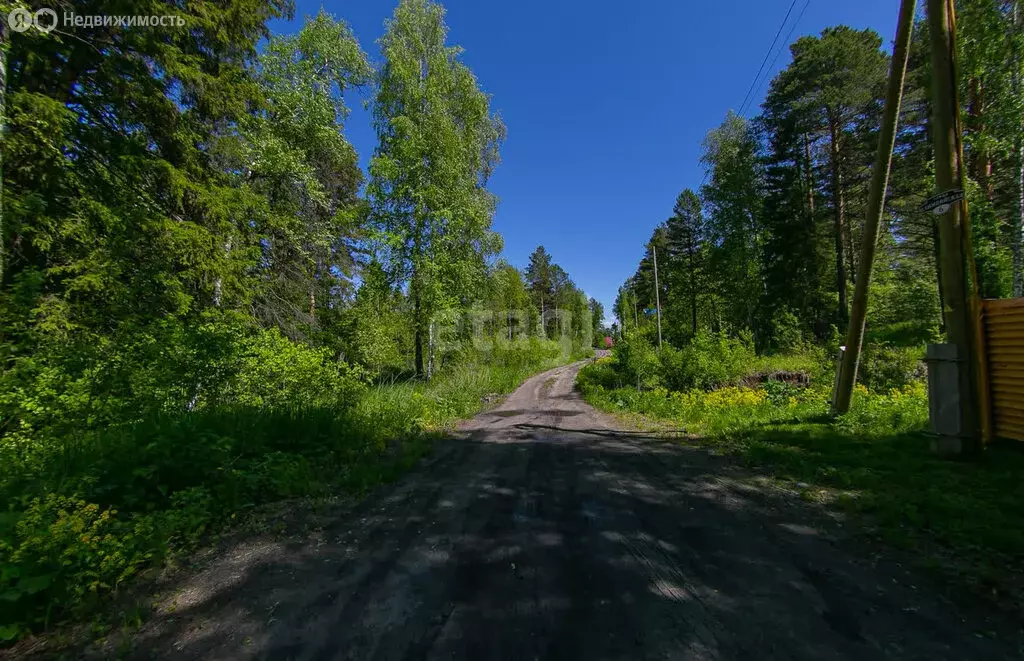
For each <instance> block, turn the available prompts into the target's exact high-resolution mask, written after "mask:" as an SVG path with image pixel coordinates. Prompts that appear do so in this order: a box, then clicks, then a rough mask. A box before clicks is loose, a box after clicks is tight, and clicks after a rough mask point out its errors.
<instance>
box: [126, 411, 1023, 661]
mask: <svg viewBox="0 0 1024 661" xmlns="http://www.w3.org/2000/svg"><path fill="white" fill-rule="evenodd" d="M530 413H531V414H537V413H538V412H537V410H531V411H530ZM510 422H511V421H510ZM740 471H741V469H740V468H738V467H736V466H735V465H732V464H729V463H727V462H725V461H723V460H719V458H716V457H710V456H708V455H707V454H706V453H703V452H701V451H699V450H696V449H693V448H687V447H681V446H678V445H670V444H667V443H663V442H656V441H655V439H652V438H650V437H645V435H643V434H639V433H631V434H630V433H623V432H611V431H609V430H604V429H591V428H586V429H572V428H567V427H560V426H558V425H551V424H540V423H530V422H524V423H522V424H518V425H513V426H511V427H506V428H501V429H497V430H494V429H477V430H475V431H472V432H470V433H469V434H467V435H465V436H464V437H462V438H453V439H450V440H448V441H445V442H444V443H442V444H441V445H440V446H439V447H438V449H437V453H436V455H435V458H434V459H433V460H432V461H431V462H430V463H429V464H428V465H426V466H424V467H423V468H421V469H419V470H418V471H416V472H415V473H414V474H413V475H411V476H409V477H408V478H407V479H404V480H402V481H401V482H400V483H398V484H396V485H395V486H393V487H391V488H388V489H384V490H382V491H380V492H378V493H377V494H375V495H373V496H372V497H371V498H369V499H367V500H365V501H364V502H363V503H361V504H360V505H359V506H357V507H356V508H355V509H352V510H342V511H337V512H331V513H328V514H327V515H326V516H324V517H323V519H322V521H321V522H322V525H323V527H322V529H321V530H317V531H315V532H314V533H313V534H311V535H310V536H308V537H306V538H303V539H299V540H292V541H278V540H273V539H265V540H261V541H255V542H247V543H245V544H242V545H240V546H238V547H236V548H232V549H229V550H227V551H226V552H225V553H223V554H222V555H221V556H219V557H218V558H217V559H216V560H215V561H213V562H212V563H211V564H210V565H209V566H208V567H207V568H206V569H205V570H203V571H201V572H199V573H197V574H195V575H193V576H190V577H187V579H186V580H185V581H184V582H183V583H182V584H181V585H177V586H175V587H174V589H173V590H169V591H168V593H169V594H173V595H174V597H173V598H171V599H169V600H166V601H165V602H164V603H162V605H161V607H160V610H159V612H158V614H157V615H156V616H155V617H154V618H153V620H152V621H151V622H150V623H149V624H147V625H146V626H145V627H144V628H143V629H142V631H141V632H140V633H139V635H138V636H137V637H136V640H135V646H134V648H133V652H132V655H133V656H134V657H135V658H140V659H142V658H170V659H179V658H180V659H186V658H188V659H228V658H230V659H285V660H286V659H473V660H478V659H531V660H532V659H559V660H562V659H588V660H591V659H639V658H652V659H653V658H658V659H663V658H683V659H717V658H731V659H753V658H757V659H771V658H778V659H814V660H819V659H864V658H901V659H945V658H948V659H966V658H978V659H982V658H984V659H1001V658H1015V657H1016V651H1015V650H1012V649H1011V646H1010V645H1009V644H1008V643H1007V642H1005V641H1004V642H999V641H996V640H991V639H988V638H984V637H978V636H976V635H974V633H975V631H976V629H972V626H975V624H974V623H970V622H968V623H964V622H962V621H961V617H960V614H957V613H956V612H955V611H954V610H952V607H951V606H950V605H949V604H948V603H945V602H944V601H942V600H941V599H938V598H935V597H931V596H928V595H925V594H922V593H921V591H919V590H917V589H914V588H913V587H912V586H909V585H905V584H903V583H902V582H901V581H899V580H897V577H893V576H890V575H888V574H885V573H884V572H882V571H881V570H879V569H878V568H874V567H872V566H870V564H869V563H868V562H867V561H866V560H862V559H858V558H855V557H852V556H851V555H850V554H849V553H848V552H845V551H843V550H842V549H841V548H840V547H838V546H837V544H836V542H835V541H834V540H832V539H830V538H829V537H828V536H827V535H824V534H822V533H821V532H820V531H819V530H816V529H814V528H812V527H809V526H808V525H807V524H806V520H807V519H806V518H805V517H803V516H801V515H800V513H799V511H798V510H795V509H794V507H793V506H792V504H791V502H790V501H788V500H784V499H782V497H781V496H779V495H777V494H772V493H766V492H762V491H759V490H756V489H754V488H752V487H749V486H744V485H743V484H741V483H740V482H739V481H738V480H736V479H733V478H734V477H736V476H737V475H738V474H739V472H740Z"/></svg>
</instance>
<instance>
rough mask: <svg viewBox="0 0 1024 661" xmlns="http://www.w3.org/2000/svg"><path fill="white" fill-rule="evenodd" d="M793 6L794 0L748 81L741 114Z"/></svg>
mask: <svg viewBox="0 0 1024 661" xmlns="http://www.w3.org/2000/svg"><path fill="white" fill-rule="evenodd" d="M795 6H796V0H793V1H792V2H791V3H789V11H787V12H786V17H785V18H783V19H782V23H781V24H780V25H779V29H778V30H776V32H775V38H774V39H772V45H771V46H769V47H768V52H767V53H765V54H764V59H763V60H761V66H760V67H758V69H757V75H755V76H754V80H753V81H752V82H751V83H750V88H749V89H748V90H747V94H746V96H744V97H743V103H741V104H740V115H742V114H743V109H744V108H746V106H747V99H749V98H750V94H751V93H752V92H753V91H754V86H755V85H757V80H758V79H759V78H760V77H761V72H762V71H764V65H765V64H767V63H768V58H769V57H771V54H772V50H774V49H775V43H776V42H777V41H778V40H779V35H780V34H782V29H783V28H784V27H786V21H788V20H789V15H790V14H792V13H793V7H795Z"/></svg>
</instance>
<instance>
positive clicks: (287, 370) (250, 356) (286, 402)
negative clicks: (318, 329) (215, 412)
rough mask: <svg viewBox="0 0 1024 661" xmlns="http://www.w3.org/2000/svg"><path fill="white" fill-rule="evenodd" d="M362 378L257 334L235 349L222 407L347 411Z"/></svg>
mask: <svg viewBox="0 0 1024 661" xmlns="http://www.w3.org/2000/svg"><path fill="white" fill-rule="evenodd" d="M362 386H363V375H362V374H361V372H360V371H359V370H358V369H357V368H355V367H353V366H350V365H348V364H347V363H343V362H340V361H336V360H333V358H332V356H331V352H330V351H329V350H328V349H322V348H313V347H309V346H306V345H303V344H299V343H296V342H292V341H291V340H289V339H288V338H286V337H284V336H283V335H281V333H280V332H279V331H277V330H276V329H275V330H267V331H261V332H259V333H257V334H255V335H254V336H252V337H250V338H246V339H245V340H244V342H242V343H241V346H240V347H239V358H238V360H237V370H236V371H235V372H234V374H233V375H232V376H231V378H230V379H229V380H228V385H227V386H226V387H225V389H224V391H223V392H221V393H220V397H219V398H220V403H222V404H229V405H240V406H251V407H256V408H259V407H269V408H313V409H315V408H341V409H344V408H348V407H350V406H352V405H353V404H354V403H355V402H356V400H357V399H358V397H359V395H360V394H361V392H362Z"/></svg>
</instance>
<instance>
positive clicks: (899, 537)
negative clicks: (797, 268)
mask: <svg viewBox="0 0 1024 661" xmlns="http://www.w3.org/2000/svg"><path fill="white" fill-rule="evenodd" d="M919 353H920V352H919V350H918V349H916V348H906V349H904V350H896V349H892V348H885V349H884V350H882V351H878V352H869V353H868V355H867V356H866V357H865V367H866V369H865V370H864V373H863V377H864V378H863V382H866V383H868V384H870V385H869V386H865V385H864V383H863V382H862V383H861V384H858V385H857V387H856V390H855V393H854V399H853V406H852V407H851V410H850V411H849V412H848V413H846V414H844V415H841V416H838V417H836V418H832V417H831V416H830V412H829V409H830V405H829V401H830V397H831V393H832V384H833V378H834V371H833V370H834V369H835V366H834V361H833V360H830V359H829V356H828V355H827V354H826V353H825V352H824V350H823V349H821V348H820V347H816V346H808V347H803V348H802V349H800V350H799V351H795V352H790V353H785V354H775V355H762V356H758V355H756V354H755V352H754V350H753V347H752V345H751V343H750V340H749V337H748V338H745V339H744V338H729V337H726V336H717V335H712V334H710V333H700V334H699V335H698V336H697V337H696V338H694V340H693V341H692V342H691V343H689V344H687V345H686V346H684V347H683V348H682V349H675V348H674V347H670V346H664V347H663V348H662V350H661V351H660V352H659V351H658V350H657V348H656V346H655V345H654V344H653V343H652V341H651V337H650V333H647V334H645V333H643V332H637V333H635V334H634V333H627V335H626V337H624V338H622V339H620V341H619V342H618V343H617V344H616V346H615V349H614V350H613V355H612V356H609V357H607V358H602V359H599V360H597V361H596V362H594V363H592V364H589V365H587V366H586V367H584V368H583V369H582V370H581V372H580V376H579V382H578V387H579V389H580V391H581V393H582V395H583V397H584V399H585V400H586V401H587V402H589V403H590V404H592V405H594V406H596V407H598V408H600V409H603V410H605V411H608V412H611V413H613V414H616V415H618V416H621V417H623V418H624V419H625V420H627V421H628V422H629V423H630V424H632V425H634V426H637V427H640V428H645V429H650V430H652V431H656V432H659V433H664V434H668V435H669V436H670V437H672V438H676V439H677V440H678V442H680V443H687V444H694V445H697V446H700V447H704V448H706V449H708V450H710V451H712V452H715V453H718V454H724V455H728V456H731V457H734V458H736V459H737V460H738V461H741V462H743V463H744V464H745V465H747V466H748V467H749V468H750V469H751V471H750V476H751V477H750V479H752V480H753V481H754V483H755V484H757V485H758V486H759V487H761V488H767V489H769V490H782V491H784V492H788V493H793V494H795V495H798V496H799V497H800V498H802V499H804V500H806V501H809V502H811V503H815V504H817V505H819V506H821V507H823V508H824V509H825V510H826V511H829V512H833V513H839V514H843V515H845V519H844V520H845V521H846V523H847V525H852V528H851V529H852V530H857V531H860V532H861V533H863V534H865V535H866V536H868V537H869V538H872V539H877V540H879V541H881V542H883V543H885V544H888V545H890V546H892V547H895V548H898V549H901V550H903V551H905V552H907V553H908V554H911V555H910V557H912V558H913V559H914V562H917V563H919V564H920V565H922V566H925V567H928V568H930V569H935V570H937V571H938V572H940V574H942V575H943V576H945V577H946V578H947V579H952V580H953V581H954V582H955V583H956V584H959V585H964V584H966V585H968V586H970V587H971V588H972V589H973V590H975V591H976V592H978V593H981V594H983V595H985V596H987V597H995V598H996V599H997V600H999V601H1001V602H1005V603H1006V604H1008V605H1009V607H1011V608H1016V606H1014V604H1015V603H1017V602H1018V600H1019V599H1020V596H1021V594H1024V593H1022V592H1021V590H1022V587H1024V586H1022V585H1021V584H1020V582H1019V579H1017V578H1016V576H1019V572H1020V571H1022V570H1024V567H1022V566H1021V563H1020V558H1021V557H1024V531H1021V530H1020V527H1019V526H1017V525H1016V521H1018V519H1019V505H1020V502H1021V499H1022V498H1024V485H1022V482H1021V480H1020V476H1021V474H1022V472H1024V452H1022V451H1021V450H1022V449H1021V448H1019V447H1016V446H1015V445H1006V444H999V445H996V446H994V447H990V448H989V449H988V450H987V451H986V454H985V456H984V457H983V458H982V459H981V460H979V461H974V462H953V461H949V460H945V459H942V458H939V457H936V456H935V455H933V454H932V453H931V452H930V450H929V442H930V441H929V438H928V437H927V435H926V434H925V433H924V432H925V430H926V429H927V425H928V400H927V391H926V387H925V383H924V382H923V378H922V374H923V372H922V369H921V367H922V366H921V364H920V362H919V359H918V356H919ZM702 366H703V367H702ZM705 367H707V368H708V369H707V370H705V369H704V368H705ZM638 384H639V386H638Z"/></svg>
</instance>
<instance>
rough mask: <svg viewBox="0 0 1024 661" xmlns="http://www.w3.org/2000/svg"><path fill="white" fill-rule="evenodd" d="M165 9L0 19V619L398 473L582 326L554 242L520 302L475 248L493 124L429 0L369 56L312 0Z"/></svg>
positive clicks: (48, 607) (25, 621)
mask: <svg viewBox="0 0 1024 661" xmlns="http://www.w3.org/2000/svg"><path fill="white" fill-rule="evenodd" d="M109 9H110V8H109V7H107V6H106V5H104V4H102V3H96V2H86V3H78V4H76V5H75V11H76V12H77V13H80V14H87V15H101V14H107V13H110V12H109V11H108V10H109ZM167 9H168V6H167V5H162V4H160V3H146V4H144V5H138V4H137V3H136V4H135V5H133V6H132V12H133V13H140V14H142V13H144V14H146V15H151V14H157V15H160V14H163V13H166V11H167ZM173 9H174V11H175V12H176V13H177V14H178V15H180V16H182V18H183V19H184V25H183V26H177V25H167V26H161V27H160V28H152V29H145V28H142V29H135V28H131V27H124V26H94V27H87V28H86V30H89V32H88V33H87V34H82V35H80V36H72V35H68V34H63V33H61V32H59V31H57V32H52V33H48V34H47V33H42V32H40V31H38V30H30V31H28V32H24V33H13V32H11V33H8V35H7V36H8V38H9V39H10V41H9V42H5V43H3V44H0V46H2V49H3V50H2V52H3V55H4V56H5V58H6V65H7V74H8V76H7V81H6V82H7V85H6V89H5V95H4V98H3V111H4V123H5V124H6V127H5V131H4V133H3V160H4V173H3V174H4V187H3V200H2V202H3V205H2V209H3V217H2V220H3V223H2V225H0V257H2V260H0V464H2V465H3V466H4V470H3V472H2V473H0V502H2V503H3V505H2V506H0V643H2V642H4V641H10V640H13V639H16V638H18V637H20V636H23V635H25V634H27V633H29V632H32V631H38V630H41V629H45V628H47V627H50V626H51V625H53V624H55V623H59V622H61V621H63V620H64V619H66V618H67V617H74V616H80V615H82V614H83V613H85V612H87V611H89V610H90V609H92V608H93V607H94V606H96V605H97V604H98V603H100V602H101V601H102V600H103V599H104V598H105V597H108V596H109V595H110V594H112V593H114V592H116V591H117V590H118V589H119V588H120V587H121V586H122V585H123V584H124V583H125V581H127V580H129V579H130V578H131V577H133V576H136V575H138V574H139V573H140V572H142V571H144V570H145V569H147V568H152V567H158V566H159V565H160V564H161V563H162V562H164V561H166V560H167V559H169V558H172V557H174V556H176V555H178V554H181V553H183V552H186V551H188V550H189V549H191V548H193V547H194V546H195V545H196V544H197V543H199V542H200V541H201V540H202V539H203V538H204V537H205V536H206V535H208V534H209V533H211V532H214V531H215V530H216V529H217V528H218V527H220V526H222V525H223V524H225V523H226V522H228V521H230V520H231V519H232V518H234V517H236V516H237V515H238V514H240V513H244V512H247V511H249V510H250V509H251V508H254V507H256V506H258V505H260V504H261V503H265V502H268V501H272V500H276V499H282V498H291V497H299V496H318V495H323V494H328V493H337V492H341V493H355V492H360V491H362V490H365V489H367V488H369V487H372V486H374V485H375V484H378V483H380V482H381V481H382V480H385V479H388V478H390V476H392V475H394V474H395V473H396V472H397V471H399V470H401V469H402V468H404V467H407V466H409V465H410V464H411V463H412V462H413V461H415V460H416V459H417V458H418V457H419V456H421V455H422V454H423V452H425V451H427V449H428V447H429V444H428V443H427V442H426V441H428V440H429V438H430V434H431V433H432V431H433V430H438V429H440V428H442V427H444V426H445V425H447V424H449V423H450V422H452V421H453V420H455V419H456V418H459V417H461V416H466V415H470V414H473V413H474V412H476V411H477V410H478V409H479V408H480V407H481V406H482V405H483V402H484V401H490V400H491V399H492V398H493V396H496V395H498V394H500V393H506V392H509V391H510V390H512V389H513V388H514V387H515V386H516V385H517V384H518V383H519V382H521V381H522V380H523V379H524V378H525V377H526V376H528V375H529V374H530V373H532V372H534V371H537V370H541V369H545V368H547V367H552V366H554V365H557V364H559V363H562V362H565V361H566V360H569V359H570V358H572V357H576V356H580V355H582V354H581V352H583V351H585V350H589V347H590V346H591V344H592V336H593V332H594V325H593V323H592V320H591V315H590V306H589V305H588V300H587V298H586V296H585V295H584V294H583V292H581V291H580V290H579V289H578V288H576V286H575V285H574V284H573V283H572V282H571V280H569V278H568V276H567V275H566V274H565V272H564V271H562V270H561V269H558V278H557V279H556V281H553V282H552V285H551V289H544V290H543V292H542V295H543V296H545V298H544V300H543V301H540V302H539V304H535V301H536V299H535V298H534V295H535V294H536V293H537V292H540V291H541V290H539V289H538V288H537V287H536V286H534V285H535V283H534V282H533V281H532V280H530V281H528V280H527V279H526V278H524V274H523V273H522V272H520V271H519V270H517V269H515V268H513V267H511V266H509V265H508V264H506V263H504V262H495V260H494V256H495V254H496V253H497V252H498V251H499V250H500V247H501V239H500V236H498V235H497V234H496V233H495V232H494V231H493V230H492V229H491V220H492V217H493V214H494V209H495V205H496V200H495V198H494V196H493V195H492V194H491V193H490V192H489V191H488V190H487V178H488V176H489V174H490V172H491V171H492V169H493V168H494V166H495V165H496V163H497V160H498V147H499V145H500V142H501V139H502V138H503V136H504V127H503V126H502V125H501V124H500V122H498V121H497V120H496V119H495V117H494V115H493V114H492V112H491V111H490V107H489V106H490V99H489V97H488V96H487V95H486V94H485V93H483V92H482V91H481V90H480V89H479V87H478V85H477V81H476V79H475V78H474V76H473V74H472V72H470V70H469V69H468V68H467V67H466V66H465V64H463V63H462V62H461V60H460V57H459V53H460V51H459V49H458V48H457V47H455V46H452V45H450V44H448V43H447V28H446V27H445V24H444V11H443V9H442V8H441V7H440V6H439V5H436V4H434V3H431V2H428V1H427V0H402V1H401V2H400V3H399V4H398V7H397V8H396V10H395V13H394V16H393V18H392V19H391V20H389V21H388V22H387V24H386V34H385V36H384V38H383V39H382V41H381V51H382V55H383V60H384V61H383V63H382V65H381V67H380V68H379V69H375V68H374V67H373V66H371V64H370V62H369V60H368V58H367V56H366V54H365V53H364V52H363V50H362V48H361V46H360V44H359V42H358V40H357V38H356V36H355V35H354V34H353V33H352V31H351V30H350V29H349V27H348V26H347V25H346V24H345V23H344V22H342V21H338V20H336V19H334V18H332V17H330V16H328V15H327V14H325V13H323V12H321V13H320V14H318V15H316V16H314V17H310V18H307V19H306V20H305V22H304V25H303V26H302V27H301V29H300V30H299V31H298V32H297V33H296V34H294V35H291V36H281V35H274V36H271V35H270V33H269V31H268V29H267V22H268V21H270V20H272V19H275V18H281V17H290V16H291V11H292V7H291V5H290V4H289V3H288V2H286V1H285V0H281V1H277V0H267V1H263V0H226V1H225V2H216V3H214V2H205V1H203V0H199V1H197V2H188V3H185V4H184V5H181V6H178V5H175V6H174V7H173ZM357 87H361V88H364V89H367V90H368V91H371V92H372V93H373V116H374V120H375V126H376V129H377V133H378V137H379V143H378V147H377V150H376V152H375V154H374V156H373V159H372V162H371V164H370V167H369V172H368V177H364V174H363V172H362V171H361V170H360V168H359V165H358V163H359V161H358V155H357V154H356V152H355V149H354V148H353V147H352V145H351V143H350V142H349V141H348V139H347V138H346V137H345V121H346V119H347V116H348V108H347V107H346V106H345V104H344V92H345V91H346V90H349V89H352V88H357ZM425 164H426V166H425ZM364 180H366V182H367V185H366V187H365V189H364V188H363V184H364ZM552 268H557V266H555V265H553V264H552ZM528 283H529V286H528ZM548 338H551V339H548ZM413 377H421V378H413ZM422 377H430V378H429V379H428V378H422Z"/></svg>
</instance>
